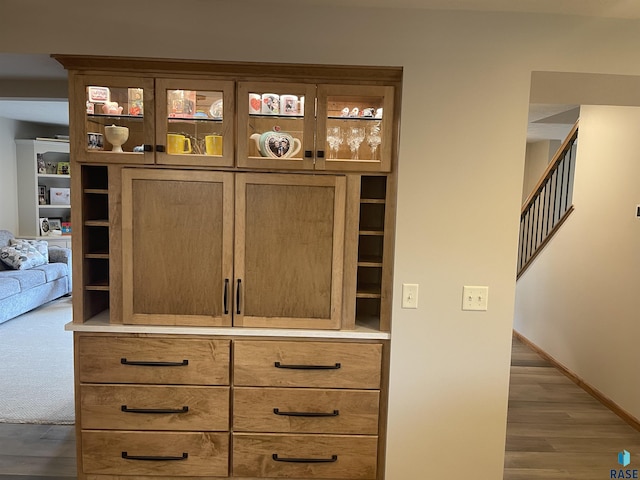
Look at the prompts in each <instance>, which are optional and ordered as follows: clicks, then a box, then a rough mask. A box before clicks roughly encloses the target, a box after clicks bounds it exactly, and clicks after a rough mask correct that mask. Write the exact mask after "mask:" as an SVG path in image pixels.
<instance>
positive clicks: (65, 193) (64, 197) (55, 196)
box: [49, 187, 71, 205]
mask: <svg viewBox="0 0 640 480" xmlns="http://www.w3.org/2000/svg"><path fill="white" fill-rule="evenodd" d="M49 203H50V204H51V205H69V204H70V203H71V192H70V189H69V188H53V187H52V188H50V189H49Z"/></svg>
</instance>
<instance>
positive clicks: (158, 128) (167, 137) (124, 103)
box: [74, 75, 235, 167]
mask: <svg viewBox="0 0 640 480" xmlns="http://www.w3.org/2000/svg"><path fill="white" fill-rule="evenodd" d="M75 81H76V82H78V83H79V85H76V88H75V89H74V91H75V92H76V94H82V95H84V96H85V98H84V99H83V101H82V102H78V104H82V105H85V106H86V110H85V112H75V115H78V117H76V119H77V120H78V121H79V123H80V125H82V126H83V132H84V134H83V135H76V136H75V139H74V148H75V149H76V151H77V152H78V153H79V155H78V156H77V158H79V159H81V160H80V161H89V162H90V161H95V162H107V163H127V164H129V163H133V164H136V163H142V164H153V163H155V164H165V165H192V166H227V167H228V166H233V165H234V123H235V117H234V111H235V108H234V100H235V94H234V82H233V81H227V80H219V81H216V80H194V79H182V80H174V79H165V78H155V79H154V78H134V77H126V76H121V77H120V76H119V77H104V76H90V75H79V76H77V77H76V80H75Z"/></svg>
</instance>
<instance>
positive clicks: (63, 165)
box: [58, 162, 69, 175]
mask: <svg viewBox="0 0 640 480" xmlns="http://www.w3.org/2000/svg"><path fill="white" fill-rule="evenodd" d="M58 175H69V162H58Z"/></svg>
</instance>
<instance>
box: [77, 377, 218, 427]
mask: <svg viewBox="0 0 640 480" xmlns="http://www.w3.org/2000/svg"><path fill="white" fill-rule="evenodd" d="M80 411H81V418H82V428H84V429H104V430H200V431H225V430H229V387H184V386H174V387H165V386H158V385H81V387H80Z"/></svg>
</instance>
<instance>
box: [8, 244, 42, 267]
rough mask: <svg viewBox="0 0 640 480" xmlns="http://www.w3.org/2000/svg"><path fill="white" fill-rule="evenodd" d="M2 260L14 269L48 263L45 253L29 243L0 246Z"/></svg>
mask: <svg viewBox="0 0 640 480" xmlns="http://www.w3.org/2000/svg"><path fill="white" fill-rule="evenodd" d="M0 260H2V262H4V263H5V264H6V265H9V266H10V267H11V268H13V269H14V270H26V269H29V268H33V267H37V266H38V265H44V264H45V263H47V260H46V259H45V258H44V255H42V254H41V253H40V252H39V251H38V250H37V249H36V248H35V247H34V246H33V245H30V244H28V243H21V244H20V245H13V246H10V247H2V248H0Z"/></svg>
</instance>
